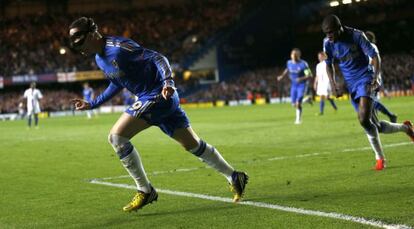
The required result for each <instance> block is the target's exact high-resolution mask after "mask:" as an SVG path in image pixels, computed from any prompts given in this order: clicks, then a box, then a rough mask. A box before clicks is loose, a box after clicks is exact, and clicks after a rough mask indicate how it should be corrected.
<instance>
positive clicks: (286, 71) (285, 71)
mask: <svg viewBox="0 0 414 229" xmlns="http://www.w3.org/2000/svg"><path fill="white" fill-rule="evenodd" d="M287 73H288V69H287V68H285V70H284V71H283V73H282V74H281V75H278V76H277V81H281V80H282V79H283V78H285V76H286V75H287Z"/></svg>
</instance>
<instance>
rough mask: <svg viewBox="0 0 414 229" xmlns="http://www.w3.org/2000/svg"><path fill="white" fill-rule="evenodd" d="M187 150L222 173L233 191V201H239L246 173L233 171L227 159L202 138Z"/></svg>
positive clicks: (245, 181)
mask: <svg viewBox="0 0 414 229" xmlns="http://www.w3.org/2000/svg"><path fill="white" fill-rule="evenodd" d="M189 151H190V152H191V153H192V154H194V155H195V156H197V157H198V158H200V160H201V161H203V162H205V163H206V164H208V165H209V166H211V167H213V168H214V169H215V170H217V171H218V172H220V173H221V174H222V175H224V176H225V177H226V179H227V181H228V182H229V184H230V186H231V190H232V192H233V193H234V196H233V200H234V201H235V202H238V201H240V199H241V198H242V196H243V193H244V189H245V186H246V184H247V180H248V176H247V174H246V173H244V172H237V171H235V170H234V169H233V168H232V167H231V166H230V165H229V164H228V163H227V161H226V160H224V158H223V157H222V156H221V154H220V153H219V152H218V150H217V149H216V148H214V147H213V146H211V145H209V144H208V143H206V142H204V141H203V140H200V141H199V144H198V146H197V147H195V148H193V149H191V150H189Z"/></svg>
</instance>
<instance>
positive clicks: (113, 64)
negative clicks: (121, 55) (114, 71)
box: [111, 60, 119, 68]
mask: <svg viewBox="0 0 414 229" xmlns="http://www.w3.org/2000/svg"><path fill="white" fill-rule="evenodd" d="M111 64H112V66H114V68H119V66H118V62H116V60H112V62H111Z"/></svg>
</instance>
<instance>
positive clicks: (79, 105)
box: [72, 99, 91, 110]
mask: <svg viewBox="0 0 414 229" xmlns="http://www.w3.org/2000/svg"><path fill="white" fill-rule="evenodd" d="M72 103H73V104H74V105H75V109H76V110H88V109H91V105H90V104H89V103H88V102H86V101H85V100H83V99H72Z"/></svg>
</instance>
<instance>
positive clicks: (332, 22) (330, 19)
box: [322, 14, 342, 32]
mask: <svg viewBox="0 0 414 229" xmlns="http://www.w3.org/2000/svg"><path fill="white" fill-rule="evenodd" d="M341 27H342V24H341V20H339V18H338V17H337V16H336V15H334V14H331V15H328V16H326V17H325V18H324V19H323V22H322V31H323V32H333V31H337V30H339V29H340V28H341Z"/></svg>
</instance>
